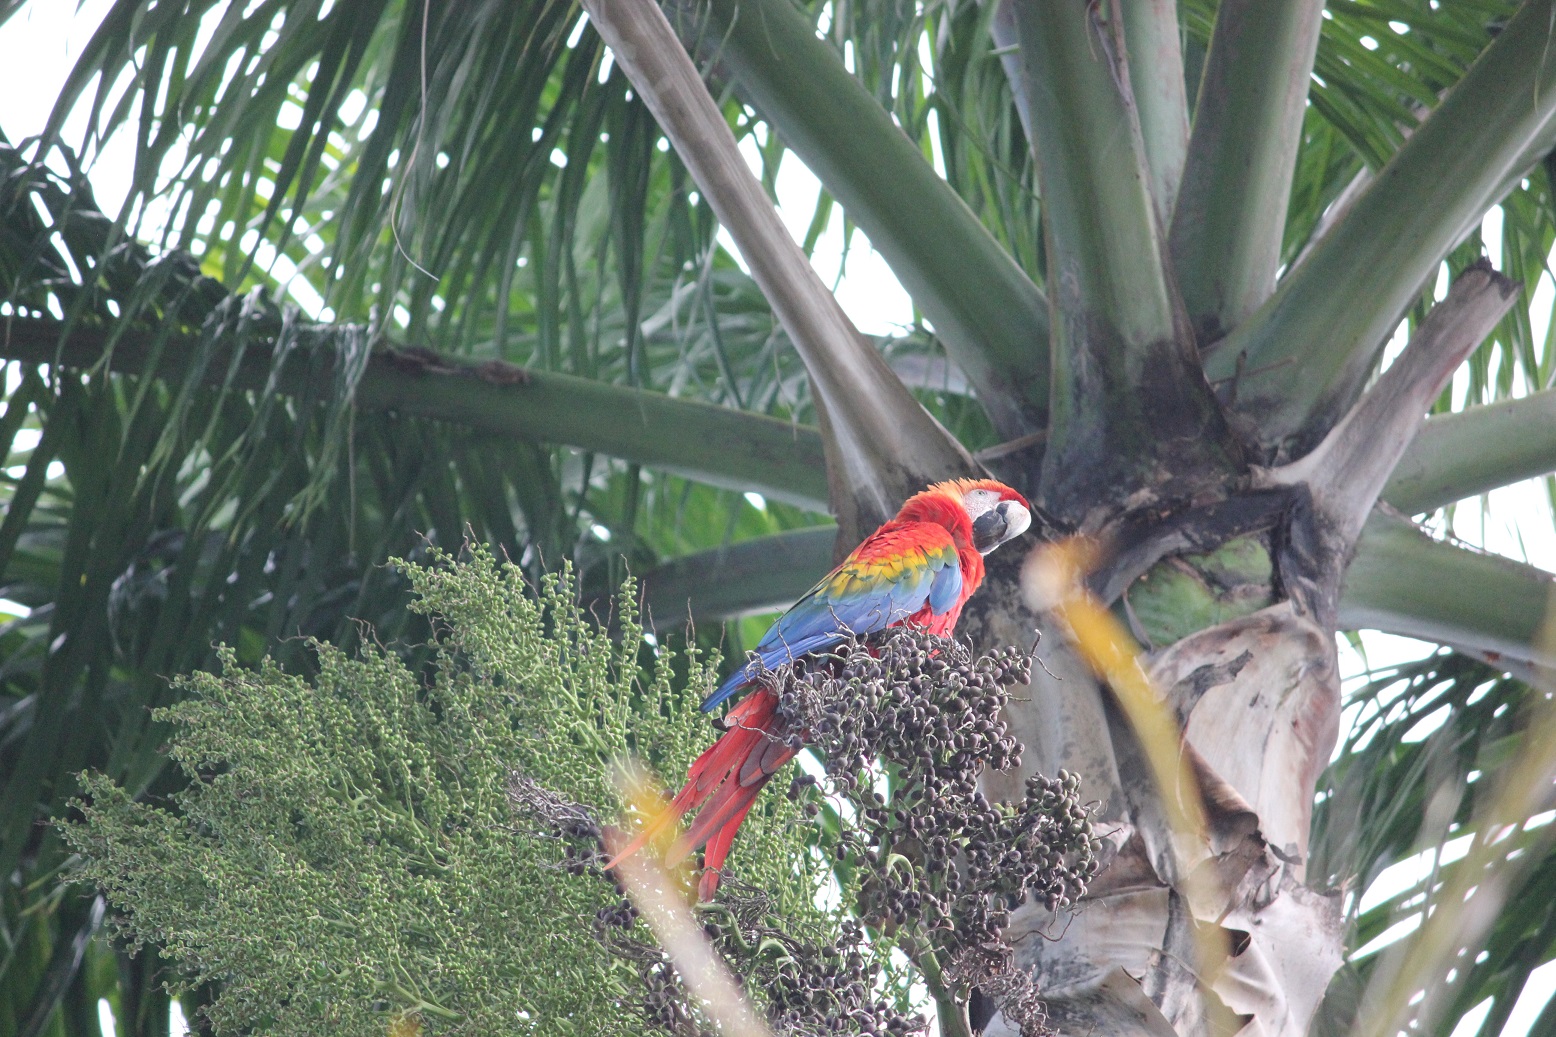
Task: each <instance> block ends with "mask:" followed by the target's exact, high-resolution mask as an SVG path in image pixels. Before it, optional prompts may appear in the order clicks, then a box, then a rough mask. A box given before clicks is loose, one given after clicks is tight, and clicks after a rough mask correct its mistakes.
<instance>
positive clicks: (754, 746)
mask: <svg viewBox="0 0 1556 1037" xmlns="http://www.w3.org/2000/svg"><path fill="white" fill-rule="evenodd" d="M725 727H726V730H725V732H724V734H723V735H721V736H720V737H719V740H718V741H716V742H714V743H713V744H712V745H710V746H708V748H707V749H706V750H704V751H703V754H702V755H701V756H699V757H697V759H696V761H695V762H694V763H693V764H692V765H691V767H690V768H689V769H688V771H687V781H686V785H685V787H683V788H682V789H681V791H680V792H679V793H677V794H676V797H675V799H674V800H672V801H671V802H670V805H669V806H668V807H666V808H665V810H664V811H663V812H662V813H660V815H659V816H658V817H656V818H654V819H653V820H651V821H650V822H649V823H648V824H647V825H645V826H644V828H643V830H642V831H640V832H639V833H638V834H637V836H636V837H635V838H634V839H633V840H632V841H631V842H630V843H628V844H627V845H626V847H624V848H623V849H622V850H621V852H620V853H618V854H616V856H615V857H613V858H611V860H610V862H609V863H607V864H606V865H605V867H606V868H607V869H610V868H613V867H615V866H616V864H617V863H618V862H619V861H621V860H622V858H624V857H629V856H631V855H632V854H634V853H637V852H638V851H639V850H641V849H642V848H643V847H644V846H645V845H647V844H648V842H649V840H651V839H653V838H654V836H656V835H658V834H659V833H660V832H662V831H663V830H664V829H665V827H666V826H668V825H671V824H674V823H676V822H678V821H680V819H681V818H682V817H685V816H686V814H687V813H689V812H690V811H692V810H698V808H701V809H700V810H699V811H698V814H697V819H696V821H694V822H693V823H692V827H691V829H690V830H689V831H688V832H687V833H686V834H685V835H684V836H682V837H681V838H680V839H678V840H676V842H675V844H674V845H673V846H672V847H671V848H670V851H669V853H668V854H667V855H666V858H665V863H666V864H668V865H670V866H671V867H674V866H675V865H676V864H679V863H680V862H681V861H684V860H685V859H686V858H687V857H690V856H691V855H692V854H693V853H694V852H695V851H696V850H697V849H698V848H699V847H701V846H703V845H706V846H707V848H708V850H707V853H706V855H705V857H704V871H703V876H702V881H701V883H699V885H698V887H697V890H698V896H699V897H700V898H701V899H703V900H708V899H710V898H711V897H712V896H713V893H714V891H715V890H717V889H718V885H719V869H720V868H721V867H723V864H724V861H725V859H726V858H727V857H728V856H729V850H730V845H731V844H732V843H733V842H734V839H735V832H736V831H738V830H739V828H740V823H741V822H742V821H744V820H745V819H746V815H747V814H748V813H750V812H751V806H752V804H754V803H755V802H756V797H757V793H758V792H760V791H761V789H762V786H764V785H766V784H767V782H768V781H769V780H770V779H771V778H772V776H773V775H774V774H776V773H777V771H778V768H780V767H782V766H783V765H784V764H785V763H788V762H789V761H790V760H792V759H793V758H794V756H795V754H796V752H797V751H798V750H796V749H794V748H792V747H791V746H790V745H789V742H788V733H787V732H786V731H784V730H782V728H783V721H782V720H781V719H780V718H779V717H778V696H777V695H776V694H774V693H773V692H772V691H769V690H768V689H766V688H758V689H757V690H755V691H753V692H752V693H751V694H750V695H747V696H746V697H745V698H744V699H743V700H741V702H740V703H739V704H738V705H736V706H735V708H734V709H732V710H730V711H729V715H728V716H727V717H725Z"/></svg>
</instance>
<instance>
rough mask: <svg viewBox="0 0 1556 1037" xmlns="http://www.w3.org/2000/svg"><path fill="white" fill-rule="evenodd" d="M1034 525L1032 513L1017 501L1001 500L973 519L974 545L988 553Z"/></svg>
mask: <svg viewBox="0 0 1556 1037" xmlns="http://www.w3.org/2000/svg"><path fill="white" fill-rule="evenodd" d="M1030 525H1032V513H1031V512H1029V511H1027V509H1026V508H1023V507H1022V506H1021V505H1020V504H1018V503H1016V502H1015V501H1011V500H1007V501H1000V502H999V503H998V504H996V505H995V506H994V507H993V508H990V509H989V510H988V511H985V512H984V513H983V514H982V515H979V516H978V517H977V518H975V519H973V524H972V532H973V547H975V548H977V549H978V553H979V554H985V555H986V554H988V553H989V552H990V551H992V550H994V549H995V548H996V547H998V546H1000V545H1001V544H1003V543H1005V542H1006V541H1007V540H1014V539H1015V538H1016V537H1018V536H1020V535H1021V534H1022V533H1025V532H1026V531H1027V527H1029V526H1030Z"/></svg>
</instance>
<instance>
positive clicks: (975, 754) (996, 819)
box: [774, 629, 1098, 1033]
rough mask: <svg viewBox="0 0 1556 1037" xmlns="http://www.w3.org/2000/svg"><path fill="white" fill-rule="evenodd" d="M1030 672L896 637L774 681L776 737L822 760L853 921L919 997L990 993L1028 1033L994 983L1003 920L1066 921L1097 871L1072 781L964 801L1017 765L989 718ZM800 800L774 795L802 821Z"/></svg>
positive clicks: (1013, 1003)
mask: <svg viewBox="0 0 1556 1037" xmlns="http://www.w3.org/2000/svg"><path fill="white" fill-rule="evenodd" d="M1031 665H1032V662H1031V658H1030V657H1029V656H1028V655H1027V654H1026V653H1023V652H1021V651H1019V650H1017V649H1014V648H1007V649H1002V650H1000V651H996V652H992V653H990V654H988V655H984V656H980V657H976V658H975V657H974V656H973V655H972V653H971V652H970V651H969V650H968V649H967V648H966V647H965V646H964V645H962V644H960V643H958V642H956V641H952V640H947V639H944V638H938V637H934V636H932V635H929V634H925V633H922V632H919V631H913V630H907V629H901V630H897V631H894V632H892V633H891V634H890V635H889V636H887V637H885V638H883V639H877V640H874V641H872V642H870V643H868V644H866V643H855V644H850V645H845V646H844V647H842V648H840V649H838V650H837V651H836V652H835V653H833V655H832V657H831V658H830V659H828V661H827V663H826V664H825V665H819V666H812V667H809V668H801V667H798V666H797V667H794V668H792V669H790V670H788V671H787V672H780V673H777V674H774V679H775V682H776V684H777V686H778V689H779V711H780V714H781V715H782V716H783V717H784V718H785V720H786V721H787V722H788V729H789V730H791V731H804V732H807V741H808V742H809V743H810V745H811V746H812V748H813V749H815V750H816V752H817V753H818V754H819V755H820V756H821V757H822V758H823V759H824V760H825V767H826V777H825V785H826V788H825V789H824V790H823V791H825V792H826V793H828V794H829V797H830V798H831V800H832V802H833V808H834V809H838V810H839V812H840V814H842V816H843V818H844V819H843V821H842V824H841V825H839V829H840V833H839V835H838V836H837V839H836V842H835V845H833V846H832V847H830V849H831V851H832V852H833V854H834V855H835V857H836V859H837V861H838V863H839V870H840V871H842V872H844V873H845V874H852V875H853V877H854V880H855V881H856V882H857V885H858V890H859V900H858V912H859V916H860V918H861V919H863V920H864V921H865V922H866V924H868V925H870V926H872V927H875V928H878V930H879V931H880V932H882V933H883V934H886V935H887V936H890V937H892V938H895V939H896V940H897V942H898V943H899V945H900V946H902V948H903V949H904V950H905V951H907V952H908V954H909V957H911V958H913V959H914V961H915V963H916V964H917V965H918V966H919V967H920V969H921V970H922V971H923V972H924V974H925V975H926V977H929V978H930V979H931V986H932V987H933V986H934V985H935V983H934V981H933V976H934V975H935V974H938V975H940V976H941V977H943V982H944V983H945V984H949V985H950V986H952V987H954V988H955V989H947V990H943V991H940V992H937V996H938V995H939V994H945V995H946V996H950V997H954V998H955V999H956V1000H957V1001H958V1002H959V1003H961V1004H963V1005H965V1004H966V1002H967V999H968V998H969V997H970V996H971V993H972V991H973V990H974V989H975V988H976V989H979V990H982V991H983V993H984V995H985V996H987V995H989V994H990V993H991V992H993V991H998V992H999V994H1000V995H1002V997H1001V1000H1002V1001H1003V1002H1007V1003H1001V1004H1000V1005H999V1007H1000V1008H1001V1009H1002V1010H1005V1011H1006V1015H1007V1018H1021V1019H1031V1020H1034V1022H1033V1029H1031V1031H1030V1032H1034V1033H1035V1032H1041V1026H1040V1023H1038V1022H1037V1021H1036V1020H1037V1019H1038V1018H1039V1017H1040V1014H1041V1013H1040V1011H1034V1010H1033V1008H1032V1005H1031V1004H1030V1002H1031V1001H1032V992H1031V991H1030V990H1029V989H1027V988H1026V987H1025V986H1023V985H1022V983H1021V982H1020V980H1019V979H1018V978H1017V976H1016V975H1014V974H1012V972H1011V971H1010V967H1009V966H1010V955H1009V948H1008V945H1007V944H1006V942H1005V941H1004V939H1003V932H1004V929H1005V927H1006V926H1007V925H1008V923H1009V920H1010V914H1009V913H1010V912H1011V911H1013V910H1014V909H1015V908H1016V907H1017V906H1018V905H1019V904H1021V902H1022V901H1023V900H1027V899H1030V900H1031V901H1033V902H1034V903H1037V904H1040V905H1042V906H1044V907H1045V908H1047V909H1049V910H1061V909H1064V908H1068V907H1070V906H1071V905H1073V904H1074V903H1075V902H1076V901H1077V900H1078V899H1079V898H1080V897H1081V896H1082V895H1083V894H1084V893H1085V891H1086V883H1087V881H1088V880H1089V879H1090V878H1091V877H1092V876H1093V875H1094V874H1096V872H1097V869H1098V862H1097V853H1096V850H1097V845H1096V843H1095V842H1094V839H1093V834H1092V824H1091V821H1090V820H1089V819H1088V818H1087V811H1086V808H1085V807H1084V806H1083V805H1082V803H1081V800H1080V795H1079V790H1080V780H1079V778H1078V777H1077V776H1075V775H1073V774H1069V773H1066V772H1064V771H1060V772H1059V774H1058V776H1057V777H1054V778H1045V777H1042V776H1040V775H1034V776H1033V777H1031V778H1029V779H1028V780H1027V783H1026V790H1025V797H1024V798H1023V800H1022V801H1021V802H1019V803H991V802H989V800H988V799H987V798H986V797H985V796H984V794H983V792H982V791H981V790H980V789H979V787H978V785H979V778H980V776H981V775H982V774H983V773H984V769H985V768H986V767H987V768H990V769H992V770H1008V769H1010V768H1012V767H1015V766H1017V765H1018V764H1019V763H1020V759H1021V746H1020V744H1019V743H1017V742H1016V740H1015V739H1014V738H1012V737H1011V736H1010V734H1009V732H1008V730H1007V729H1006V727H1005V724H1004V722H1003V721H1002V720H1000V711H1001V709H1002V708H1003V707H1004V705H1005V702H1006V700H1007V698H1008V697H1009V689H1010V688H1011V687H1012V686H1015V685H1024V684H1026V683H1028V681H1029V680H1030V677H1031ZM813 784H815V782H814V779H812V778H811V777H809V776H800V777H797V778H796V779H795V780H794V782H793V784H792V785H791V787H790V790H789V794H790V795H791V796H793V797H809V802H808V803H807V807H806V809H807V812H809V813H812V814H814V813H818V812H819V811H820V809H821V803H820V802H819V800H820V798H821V797H819V796H818V795H816V792H815V791H812V790H810V789H809V788H808V786H811V785H813ZM839 800H841V802H842V804H846V806H839V805H838V801H839ZM850 813H851V814H852V815H853V817H852V818H849V817H848V814H850ZM980 963H983V964H980ZM984 964H986V966H987V967H983V965H984Z"/></svg>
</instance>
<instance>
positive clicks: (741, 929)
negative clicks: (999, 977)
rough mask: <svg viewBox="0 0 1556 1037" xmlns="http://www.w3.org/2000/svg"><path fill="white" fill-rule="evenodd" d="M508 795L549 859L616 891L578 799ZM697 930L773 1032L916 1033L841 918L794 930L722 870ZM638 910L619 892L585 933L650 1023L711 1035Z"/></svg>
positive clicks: (796, 1036)
mask: <svg viewBox="0 0 1556 1037" xmlns="http://www.w3.org/2000/svg"><path fill="white" fill-rule="evenodd" d="M508 798H509V801H510V802H511V804H512V805H513V808H514V811H515V812H516V813H517V814H519V815H520V816H521V817H523V818H526V819H527V820H529V821H531V822H539V824H540V830H539V831H533V830H532V831H531V834H533V835H538V836H541V837H544V838H551V839H556V840H557V841H558V843H559V853H558V861H557V866H558V868H559V869H560V870H562V871H564V872H566V873H567V874H569V875H577V876H592V877H594V878H595V879H597V880H599V881H602V882H606V883H610V884H612V885H613V886H614V887H615V889H616V892H617V893H618V894H620V893H621V889H620V886H619V885H616V883H617V879H616V875H615V873H614V872H607V871H605V870H604V869H603V867H602V865H603V864H604V863H605V861H606V860H607V855H606V853H605V852H604V844H603V842H602V839H601V835H602V832H601V828H600V825H599V823H598V822H597V821H596V820H595V819H594V815H593V813H592V812H591V811H590V810H589V809H588V808H587V807H584V806H582V805H580V804H577V803H574V802H571V801H570V800H568V799H566V798H565V797H563V796H560V795H558V794H557V793H555V792H553V791H551V790H550V789H547V788H545V787H543V786H541V785H540V784H538V783H537V782H535V781H533V780H532V779H530V778H527V777H525V776H523V775H518V774H515V775H513V776H512V777H511V778H510V780H509V785H508ZM698 910H699V912H700V913H701V918H702V922H703V930H704V932H705V933H706V934H707V936H708V939H709V940H710V941H711V942H712V943H713V945H714V946H715V947H716V948H717V949H718V950H719V952H720V953H721V954H722V955H723V957H724V959H725V960H726V961H727V962H728V964H729V967H730V971H731V972H732V973H733V974H734V975H736V976H738V977H740V978H741V981H742V982H743V983H744V984H745V986H746V988H747V989H748V990H753V991H760V994H761V998H762V1000H763V1001H764V1002H765V1005H766V1009H767V1018H768V1024H769V1026H770V1028H771V1030H772V1032H773V1033H774V1034H775V1035H777V1037H827V1035H834V1034H835V1035H849V1037H899V1035H906V1034H919V1033H923V1032H924V1028H925V1025H926V1024H925V1021H924V1019H923V1018H922V1017H920V1016H917V1015H908V1014H905V1013H903V1012H901V1011H899V1010H897V1009H896V1008H895V1007H894V1006H893V1005H891V1004H890V1003H888V1002H887V1001H886V1000H884V999H883V998H882V997H881V996H880V989H881V987H882V985H883V984H882V982H881V966H880V964H879V962H878V960H877V957H876V956H874V955H870V954H868V953H866V947H865V941H866V940H867V937H866V935H865V932H864V928H863V927H862V926H860V925H859V924H858V923H856V922H853V921H845V922H844V923H843V925H842V926H841V927H840V931H839V933H838V935H837V937H836V939H833V940H830V941H829V940H826V939H824V938H821V939H818V938H816V936H817V935H818V934H811V936H810V937H809V938H801V937H797V936H796V935H795V934H794V933H793V932H792V931H791V929H792V926H790V925H788V924H786V921H785V919H784V918H783V917H782V916H781V915H780V914H779V912H778V911H777V910H776V907H775V906H774V904H773V902H772V897H771V896H770V895H769V894H768V893H766V892H765V891H763V890H759V889H757V888H756V887H754V886H750V885H747V884H746V883H743V882H741V881H740V880H739V879H738V878H734V877H729V878H726V879H725V881H724V883H723V885H722V886H721V887H720V890H719V898H718V900H717V901H716V902H715V903H712V904H704V905H700V906H699V908H698ZM637 919H638V913H637V910H636V909H635V908H634V907H633V906H632V903H631V901H629V900H627V899H626V897H625V896H618V897H617V898H613V900H612V902H611V903H610V904H608V905H606V906H605V907H602V908H600V909H599V910H598V911H597V912H596V914H595V917H594V919H593V929H594V935H595V938H596V939H598V940H599V941H600V943H601V945H602V946H604V947H605V948H606V950H607V951H609V952H610V953H611V954H612V955H613V956H614V957H616V958H618V959H620V960H622V961H624V962H626V963H627V964H628V965H630V966H631V967H632V968H633V970H634V971H635V972H636V973H637V976H638V979H639V981H640V982H641V983H642V985H643V995H642V1008H643V1013H644V1017H645V1020H646V1021H647V1023H648V1024H649V1026H650V1027H652V1029H653V1030H654V1031H657V1032H660V1033H667V1034H673V1035H675V1037H717V1034H716V1033H715V1031H714V1030H712V1029H711V1028H710V1027H709V1026H708V1023H707V1020H706V1019H705V1018H704V1016H703V1015H702V1013H701V1012H700V1011H698V1010H697V1009H696V1008H695V1007H694V1006H695V1005H696V999H695V998H694V997H693V996H692V995H691V994H690V993H689V992H688V991H687V989H686V987H685V985H684V984H683V983H682V982H681V978H680V976H679V974H678V973H677V972H676V970H675V966H674V964H673V963H672V962H671V960H670V959H669V957H668V956H666V955H665V953H664V951H662V950H660V948H659V947H658V946H657V945H656V944H654V943H653V942H651V941H650V940H648V939H645V938H644V936H645V934H644V933H643V931H642V930H641V929H640V928H639V927H638V926H637Z"/></svg>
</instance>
